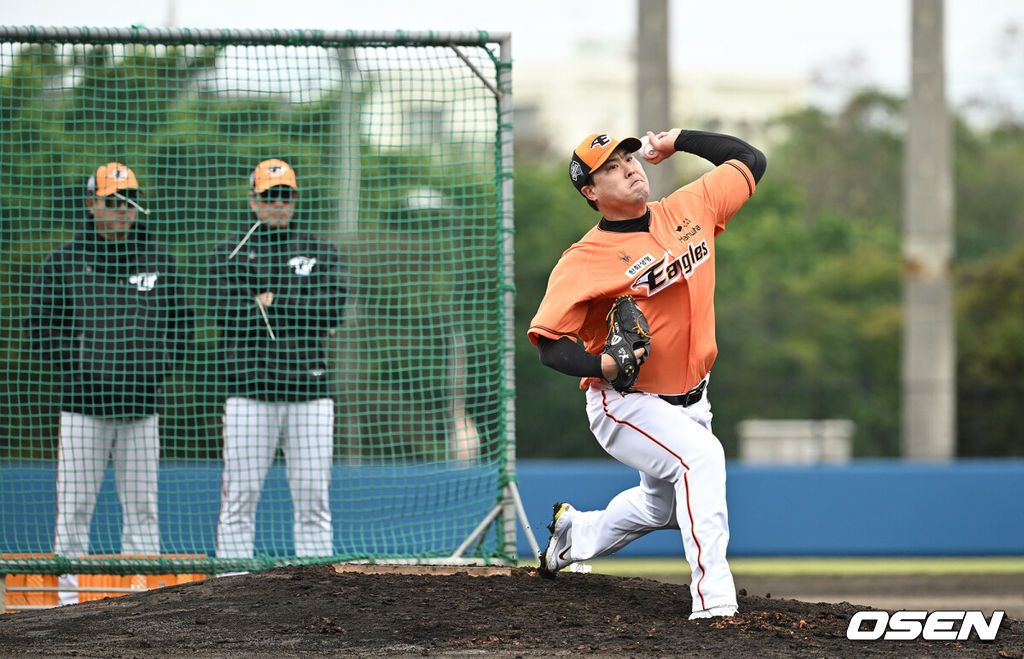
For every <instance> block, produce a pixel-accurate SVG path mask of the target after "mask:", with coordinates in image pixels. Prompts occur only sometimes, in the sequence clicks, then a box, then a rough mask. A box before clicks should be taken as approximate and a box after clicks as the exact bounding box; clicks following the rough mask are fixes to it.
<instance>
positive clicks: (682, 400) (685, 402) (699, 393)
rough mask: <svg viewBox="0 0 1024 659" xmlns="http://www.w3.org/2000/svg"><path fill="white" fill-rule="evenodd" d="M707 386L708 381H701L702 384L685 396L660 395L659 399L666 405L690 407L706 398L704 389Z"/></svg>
mask: <svg viewBox="0 0 1024 659" xmlns="http://www.w3.org/2000/svg"><path fill="white" fill-rule="evenodd" d="M707 385H708V381H707V380H701V381H700V384H698V385H697V386H696V387H694V388H693V389H690V390H689V391H687V392H686V393H685V394H679V395H678V396H662V395H661V394H658V398H660V399H662V400H663V401H665V402H666V403H671V404H673V405H681V406H683V407H689V406H690V405H693V404H694V403H696V402H697V401H699V400H700V399H701V398H703V397H704V387H706V386H707Z"/></svg>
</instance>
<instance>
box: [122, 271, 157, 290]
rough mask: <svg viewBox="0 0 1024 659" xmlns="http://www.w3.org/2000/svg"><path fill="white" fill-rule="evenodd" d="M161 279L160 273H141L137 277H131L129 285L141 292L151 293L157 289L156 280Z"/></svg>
mask: <svg viewBox="0 0 1024 659" xmlns="http://www.w3.org/2000/svg"><path fill="white" fill-rule="evenodd" d="M158 277H160V273H159V272H140V273H139V274H137V275H130V276H129V277H128V283H129V284H131V285H133V286H135V288H136V289H138V290H140V291H143V292H145V291H151V290H153V289H154V288H156V280H157V278H158Z"/></svg>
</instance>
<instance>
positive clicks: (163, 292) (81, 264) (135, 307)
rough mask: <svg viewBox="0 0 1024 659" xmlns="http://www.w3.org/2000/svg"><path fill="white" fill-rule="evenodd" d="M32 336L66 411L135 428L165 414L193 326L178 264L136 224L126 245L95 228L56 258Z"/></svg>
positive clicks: (42, 281) (36, 291)
mask: <svg viewBox="0 0 1024 659" xmlns="http://www.w3.org/2000/svg"><path fill="white" fill-rule="evenodd" d="M90 225H91V222H90ZM26 329H27V330H28V336H29V339H30V341H31V342H32V346H33V348H35V349H36V350H38V351H40V352H41V353H42V355H43V357H44V359H47V360H50V361H51V362H53V363H55V364H56V365H57V366H58V367H59V369H60V372H61V389H62V395H61V409H62V410H64V411H67V412H77V413H79V414H88V415H90V416H100V417H108V418H125V419H128V418H138V417H143V416H148V415H150V414H153V413H154V412H155V411H156V408H157V404H158V402H159V395H160V393H161V390H160V389H161V384H162V382H163V380H164V378H165V377H166V376H167V375H168V374H169V373H171V372H173V371H174V369H175V368H176V367H177V366H178V365H179V364H180V363H181V362H182V361H183V360H184V357H185V352H186V350H187V348H188V345H189V343H190V342H191V340H192V334H193V331H194V320H193V312H192V310H191V308H190V307H189V305H188V298H187V297H186V295H185V291H184V289H183V286H182V281H181V276H180V275H179V273H178V267H177V265H176V264H175V261H174V258H173V257H172V256H171V254H170V252H168V251H167V249H166V248H164V247H163V246H162V245H159V244H156V243H154V242H151V241H150V240H149V239H148V236H147V234H146V230H145V227H144V226H143V225H142V224H138V223H137V224H135V225H134V226H133V228H132V232H131V234H130V235H129V237H128V239H127V240H126V241H124V242H120V243H116V242H110V241H108V240H105V239H104V238H102V237H101V236H100V235H99V234H97V233H96V232H95V231H94V230H93V229H92V227H91V226H90V228H89V229H87V230H86V231H84V232H82V233H80V234H78V235H77V236H75V238H74V240H72V241H71V242H70V243H68V244H66V245H64V246H63V247H61V248H59V249H57V250H55V251H54V252H53V253H51V254H50V255H49V256H48V257H47V259H46V261H45V262H44V263H43V267H42V271H41V273H40V274H39V276H38V277H37V278H36V281H35V283H34V285H33V289H32V299H31V307H30V310H29V316H28V321H27V328H26Z"/></svg>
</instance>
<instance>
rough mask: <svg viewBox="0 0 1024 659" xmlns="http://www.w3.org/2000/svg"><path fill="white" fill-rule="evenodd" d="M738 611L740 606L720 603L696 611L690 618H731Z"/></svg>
mask: <svg viewBox="0 0 1024 659" xmlns="http://www.w3.org/2000/svg"><path fill="white" fill-rule="evenodd" d="M738 612H739V607H736V606H733V605H732V604H719V605H718V606H712V607H710V608H707V609H702V610H700V611H694V612H693V613H691V614H690V620H700V619H702V618H731V617H733V616H734V615H736V614H737V613H738Z"/></svg>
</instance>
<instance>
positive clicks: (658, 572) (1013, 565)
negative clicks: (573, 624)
mask: <svg viewBox="0 0 1024 659" xmlns="http://www.w3.org/2000/svg"><path fill="white" fill-rule="evenodd" d="M519 564H520V565H521V566H524V567H533V566H536V565H537V561H536V560H533V561H520V563H519ZM587 565H590V566H591V567H592V568H593V571H594V572H596V573H598V574H611V575H618V576H630V577H652V576H670V575H676V574H678V575H686V574H689V572H690V567H689V565H687V563H686V561H685V560H684V559H683V557H682V555H680V556H679V557H678V558H601V559H597V560H594V561H588V562H587ZM729 565H730V566H731V567H732V571H733V574H736V575H760V576H794V575H805V576H806V575H831V576H878V575H894V574H895V575H913V574H927V575H943V574H959V575H963V574H1024V556H985V557H977V556H967V557H950V556H942V557H904V556H899V557H836V558H832V557H797V558H730V559H729Z"/></svg>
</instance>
